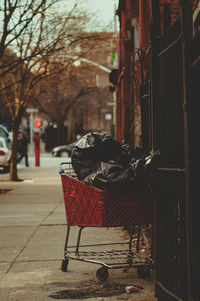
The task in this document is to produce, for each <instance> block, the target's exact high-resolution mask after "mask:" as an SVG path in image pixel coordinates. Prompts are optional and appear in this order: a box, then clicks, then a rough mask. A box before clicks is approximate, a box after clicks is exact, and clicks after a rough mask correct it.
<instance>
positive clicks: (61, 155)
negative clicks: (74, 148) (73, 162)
mask: <svg viewBox="0 0 200 301" xmlns="http://www.w3.org/2000/svg"><path fill="white" fill-rule="evenodd" d="M60 157H65V158H69V157H70V154H69V153H68V151H62V152H60Z"/></svg>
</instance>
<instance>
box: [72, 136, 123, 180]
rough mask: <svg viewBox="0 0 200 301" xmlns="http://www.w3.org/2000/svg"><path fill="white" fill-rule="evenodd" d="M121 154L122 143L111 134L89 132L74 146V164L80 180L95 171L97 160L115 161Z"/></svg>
mask: <svg viewBox="0 0 200 301" xmlns="http://www.w3.org/2000/svg"><path fill="white" fill-rule="evenodd" d="M121 154H122V147H121V144H120V143H119V142H117V141H116V140H114V139H113V138H112V137H110V136H109V135H107V134H103V133H88V134H86V135H84V136H83V137H82V138H81V139H80V140H79V141H78V142H77V143H76V144H75V145H74V147H73V150H72V155H71V160H72V166H73V168H74V171H75V173H76V174H77V176H78V178H79V180H83V179H84V178H85V177H86V176H87V175H89V174H90V173H91V172H93V170H94V167H95V166H96V163H97V162H102V161H104V162H108V161H109V160H114V161H115V160H116V159H117V158H118V157H120V156H121Z"/></svg>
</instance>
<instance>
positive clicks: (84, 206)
mask: <svg viewBox="0 0 200 301" xmlns="http://www.w3.org/2000/svg"><path fill="white" fill-rule="evenodd" d="M64 166H65V168H63V167H64ZM60 175H61V181H62V188H63V195H64V202H65V212H66V219H67V234H66V240H65V246H64V260H63V261H62V265H61V270H62V271H63V272H66V271H67V268H68V263H69V259H72V260H79V261H84V262H89V263H94V264H98V265H101V268H99V269H98V270H97V271H96V276H97V278H98V279H99V280H102V281H103V280H106V279H107V278H108V276H109V273H108V269H120V268H132V267H136V268H137V269H138V270H137V271H138V275H139V276H140V277H147V276H149V274H150V270H151V268H152V267H153V262H152V260H151V259H149V258H148V259H141V255H140V253H139V250H138V246H139V244H138V242H137V252H134V251H133V248H132V240H133V230H134V226H135V225H144V224H152V221H153V205H152V203H151V202H150V203H148V204H147V203H146V204H145V205H144V203H143V202H141V200H140V199H139V197H122V196H117V195H115V194H112V193H109V192H107V191H102V190H100V189H98V188H96V187H94V186H90V185H87V184H86V183H84V182H82V181H80V180H78V179H77V177H76V174H75V173H74V170H73V167H72V165H71V163H61V169H60ZM70 226H78V227H79V231H78V238H77V244H76V245H75V246H68V241H69V235H70ZM128 226H131V228H132V230H131V231H130V238H129V240H128V241H127V242H122V243H113V242H112V243H106V244H90V245H88V244H87V245H81V243H80V240H81V232H82V230H83V229H84V228H85V227H128ZM138 229H140V228H138ZM137 239H138V240H139V236H138V238H137ZM114 245H121V246H123V248H122V249H120V250H119V249H118V250H113V249H112V250H111V251H110V250H109V251H106V250H104V249H105V246H112V247H113V246H114ZM124 245H125V246H126V249H124ZM97 246H98V247H99V246H102V248H101V251H100V252H98V251H92V250H89V251H83V250H84V248H87V249H88V248H96V247H97ZM102 249H103V251H102Z"/></svg>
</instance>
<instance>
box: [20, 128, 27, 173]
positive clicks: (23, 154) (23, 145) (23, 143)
mask: <svg viewBox="0 0 200 301" xmlns="http://www.w3.org/2000/svg"><path fill="white" fill-rule="evenodd" d="M18 153H19V157H18V159H17V163H19V162H20V161H21V160H22V159H23V158H25V165H26V167H28V166H29V163H28V139H27V134H26V133H25V132H24V133H22V134H21V135H20V137H19V140H18Z"/></svg>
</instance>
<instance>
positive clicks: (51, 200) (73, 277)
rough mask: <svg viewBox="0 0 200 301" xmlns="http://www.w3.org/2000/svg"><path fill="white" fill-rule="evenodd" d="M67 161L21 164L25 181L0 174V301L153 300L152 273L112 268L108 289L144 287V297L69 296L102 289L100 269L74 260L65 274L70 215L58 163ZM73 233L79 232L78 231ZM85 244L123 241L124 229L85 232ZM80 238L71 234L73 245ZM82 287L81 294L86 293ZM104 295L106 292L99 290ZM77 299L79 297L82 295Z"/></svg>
mask: <svg viewBox="0 0 200 301" xmlns="http://www.w3.org/2000/svg"><path fill="white" fill-rule="evenodd" d="M62 161H63V158H62V159H61V158H51V157H50V156H48V155H47V156H46V155H45V154H44V155H42V156H41V166H40V167H35V166H34V158H30V167H29V168H26V167H24V165H23V163H22V164H21V165H19V170H18V174H19V177H20V178H22V179H24V181H21V182H9V181H7V178H8V174H0V190H1V191H2V192H3V193H0V301H25V300H28V301H29V300H30V301H33V300H37V301H46V300H53V299H62V300H72V299H73V300H80V299H82V300H90V301H91V300H145V301H146V300H154V299H153V295H154V283H153V275H151V277H150V278H149V279H148V280H142V279H140V278H138V276H137V273H136V269H130V270H128V272H125V271H123V270H122V269H120V270H109V279H108V281H107V284H106V285H107V286H108V285H111V287H112V286H113V287H114V286H116V285H118V286H120V285H124V287H125V286H128V285H139V286H141V287H143V289H142V291H141V293H140V294H139V295H135V294H128V293H126V291H125V289H124V290H123V289H122V291H121V293H119V294H116V295H115V296H114V295H113V296H112V297H101V295H98V297H93V296H92V293H91V297H90V298H88V299H87V297H86V298H85V299H84V298H81V297H77V298H75V297H73V296H72V297H69V295H68V291H69V289H72V290H73V291H78V290H80V296H81V294H82V293H83V287H84V288H88V287H93V288H94V287H95V289H97V288H98V289H100V288H102V294H103V290H104V289H105V287H103V284H101V283H99V282H98V280H97V278H96V270H97V268H99V265H96V264H88V263H83V262H79V261H70V263H69V268H68V272H66V273H63V272H62V271H61V270H60V265H61V261H62V258H63V248H64V242H65V235H66V217H65V209H64V201H63V195H62V187H61V181H60V176H59V174H58V169H59V164H60V162H62ZM72 230H73V231H72V233H74V234H75V232H76V230H77V229H76V227H73V229H72ZM83 232H84V235H83V240H82V242H83V243H92V242H93V243H96V242H97V241H98V242H105V243H106V242H108V241H109V242H113V241H115V242H116V241H118V242H122V241H123V240H124V239H125V238H124V231H122V229H121V228H114V229H113V228H112V229H111V228H109V229H105V228H85V229H84V230H83ZM75 239H76V238H75V236H74V235H72V243H73V244H74V242H75V241H76V240H75ZM81 287H82V293H81ZM100 291H101V290H100ZM77 296H78V295H77Z"/></svg>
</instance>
